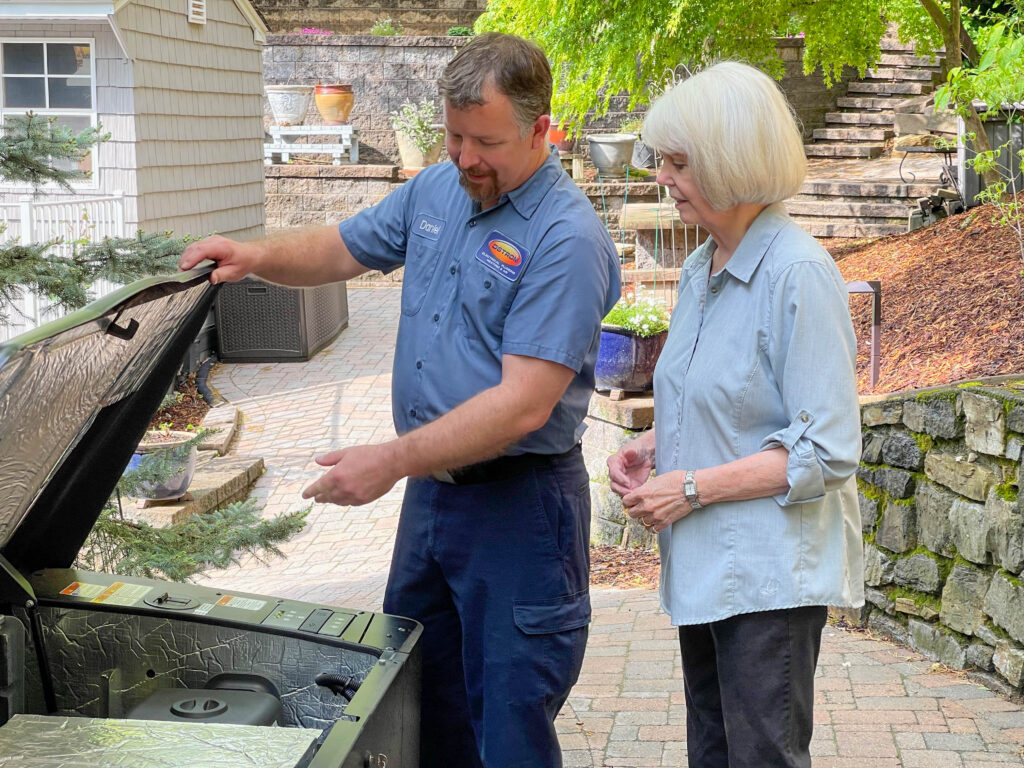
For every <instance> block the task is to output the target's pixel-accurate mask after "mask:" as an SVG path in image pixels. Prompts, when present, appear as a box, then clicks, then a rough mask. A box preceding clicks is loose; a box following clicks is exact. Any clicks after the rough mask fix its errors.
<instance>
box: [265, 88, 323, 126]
mask: <svg viewBox="0 0 1024 768" xmlns="http://www.w3.org/2000/svg"><path fill="white" fill-rule="evenodd" d="M264 89H265V90H266V92H267V101H269V102H270V111H271V112H272V113H273V115H274V123H275V124H276V125H302V123H303V121H305V119H306V112H308V111H309V102H310V100H311V99H312V98H313V90H314V89H313V86H312V85H267V86H264Z"/></svg>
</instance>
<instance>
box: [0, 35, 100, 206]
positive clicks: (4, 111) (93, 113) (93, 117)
mask: <svg viewBox="0 0 1024 768" xmlns="http://www.w3.org/2000/svg"><path fill="white" fill-rule="evenodd" d="M6 43H58V44H67V45H88V46H89V51H90V56H89V67H90V72H89V82H90V85H89V90H90V96H89V98H90V101H91V103H92V109H26V108H24V107H13V108H11V109H8V108H6V107H5V106H4V105H3V104H2V101H3V95H2V94H0V124H2V123H3V122H4V121H5V120H6V119H7V117H8V116H10V115H24V114H25V113H26V112H32V113H33V114H35V115H38V116H39V117H49V116H53V115H57V116H60V115H82V116H85V115H88V116H89V118H90V119H89V125H90V126H92V127H93V128H95V127H96V125H97V124H98V122H99V111H98V110H97V108H96V40H95V38H89V37H0V53H2V46H3V45H4V44H6ZM43 62H44V63H43V69H44V71H45V69H46V60H45V58H44V60H43ZM2 67H3V60H2V58H0V77H2V76H3V71H2ZM0 87H2V80H0ZM90 155H91V159H92V176H91V177H90V178H88V179H85V180H83V181H72V182H71V188H72V189H75V190H79V189H81V190H90V191H92V190H98V189H99V187H100V184H99V180H100V168H99V164H98V158H99V152H98V151H97V148H96V147H95V146H93V148H92V149H91V150H90ZM40 189H41V190H44V191H47V192H53V191H64V190H63V188H62V187H61V186H60V185H58V184H43V185H42V186H41V187H40ZM32 190H33V187H32V185H30V184H12V183H10V182H7V181H4V180H2V179H0V194H17V193H24V192H31V191H32Z"/></svg>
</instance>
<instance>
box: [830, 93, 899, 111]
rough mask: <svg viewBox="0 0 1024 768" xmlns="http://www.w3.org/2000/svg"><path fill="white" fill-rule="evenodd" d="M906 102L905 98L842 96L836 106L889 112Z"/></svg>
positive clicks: (837, 100)
mask: <svg viewBox="0 0 1024 768" xmlns="http://www.w3.org/2000/svg"><path fill="white" fill-rule="evenodd" d="M902 101H904V97H902V96H897V97H890V98H885V97H882V98H879V97H870V96H840V97H839V98H838V99H836V106H837V107H839V108H840V109H867V110H872V111H878V110H888V111H890V112H891V111H892V108H893V107H894V106H896V105H897V104H899V103H900V102H902Z"/></svg>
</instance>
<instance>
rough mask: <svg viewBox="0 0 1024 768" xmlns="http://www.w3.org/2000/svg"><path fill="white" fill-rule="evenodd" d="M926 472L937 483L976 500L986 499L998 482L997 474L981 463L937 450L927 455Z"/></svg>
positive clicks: (925, 461)
mask: <svg viewBox="0 0 1024 768" xmlns="http://www.w3.org/2000/svg"><path fill="white" fill-rule="evenodd" d="M924 473H925V475H927V476H928V478H929V479H931V480H934V481H935V482H936V483H939V484H940V485H944V486H946V487H947V488H951V489H952V490H954V491H956V492H957V493H959V494H960V495H961V496H966V497H967V498H969V499H974V500H975V501H984V500H985V497H986V496H988V491H989V489H990V488H991V487H992V486H993V485H995V484H996V478H995V475H994V474H993V473H992V472H991V471H990V470H988V469H986V468H985V467H983V466H981V465H980V464H977V463H974V462H969V461H965V460H964V457H959V456H954V455H952V454H948V453H938V452H936V451H931V452H929V453H928V455H927V456H926V457H925V460H924Z"/></svg>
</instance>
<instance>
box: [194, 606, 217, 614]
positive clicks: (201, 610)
mask: <svg viewBox="0 0 1024 768" xmlns="http://www.w3.org/2000/svg"><path fill="white" fill-rule="evenodd" d="M212 610H213V603H203V604H202V605H200V606H199V607H198V608H196V609H195V610H194V611H193V613H196V614H199V615H200V616H205V615H206V614H208V613H209V612H210V611H212Z"/></svg>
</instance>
